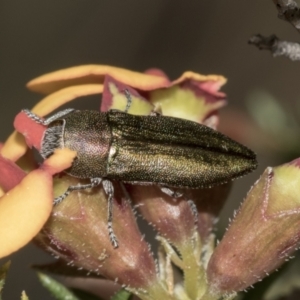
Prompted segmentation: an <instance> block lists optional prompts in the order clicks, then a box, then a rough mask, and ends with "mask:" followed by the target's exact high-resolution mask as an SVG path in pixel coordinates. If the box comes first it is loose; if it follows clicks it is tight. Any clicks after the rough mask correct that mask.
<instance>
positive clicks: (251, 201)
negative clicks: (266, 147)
mask: <svg viewBox="0 0 300 300" xmlns="http://www.w3.org/2000/svg"><path fill="white" fill-rule="evenodd" d="M299 166H300V159H296V160H294V161H292V162H291V163H289V164H284V165H281V166H279V167H276V168H274V169H273V168H271V167H269V168H267V169H266V171H265V172H264V173H263V175H262V176H261V178H260V179H259V180H258V181H257V182H256V183H255V185H254V186H253V188H252V189H251V190H250V192H249V193H248V195H247V197H246V199H245V201H244V203H243V204H242V206H241V208H240V209H239V211H238V213H237V215H236V216H235V218H234V220H233V221H232V223H231V225H230V227H229V229H228V231H227V232H226V234H225V236H224V237H223V239H222V241H221V242H220V244H219V245H218V246H217V248H216V250H215V252H214V253H213V255H212V257H211V259H210V261H209V265H208V270H207V274H208V282H209V285H210V288H211V290H212V291H214V292H215V293H216V294H225V293H230V292H234V291H240V290H243V289H245V288H247V287H248V286H250V285H252V284H254V283H255V282H257V281H258V280H260V279H262V278H263V277H265V276H267V275H268V273H270V272H272V271H273V270H274V269H276V268H277V267H279V266H280V265H281V264H282V263H284V262H285V261H286V260H288V259H289V257H290V255H291V254H292V253H293V252H294V251H295V249H296V248H297V247H298V245H299V240H300V196H299V186H300V169H299Z"/></svg>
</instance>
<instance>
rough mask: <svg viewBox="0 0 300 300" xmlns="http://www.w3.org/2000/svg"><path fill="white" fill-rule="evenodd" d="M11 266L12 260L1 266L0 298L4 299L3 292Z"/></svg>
mask: <svg viewBox="0 0 300 300" xmlns="http://www.w3.org/2000/svg"><path fill="white" fill-rule="evenodd" d="M9 267H10V261H8V262H6V263H5V264H4V265H2V266H1V267H0V300H1V299H2V296H1V292H2V289H3V286H4V283H5V278H6V274H7V271H8V269H9Z"/></svg>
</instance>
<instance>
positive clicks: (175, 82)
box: [172, 71, 227, 88]
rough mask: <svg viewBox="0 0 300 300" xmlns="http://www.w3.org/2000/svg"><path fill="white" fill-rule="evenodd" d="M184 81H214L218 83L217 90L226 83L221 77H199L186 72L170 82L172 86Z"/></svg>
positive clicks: (196, 74) (199, 75)
mask: <svg viewBox="0 0 300 300" xmlns="http://www.w3.org/2000/svg"><path fill="white" fill-rule="evenodd" d="M186 79H192V80H195V81H215V82H216V83H218V87H219V88H220V87H221V86H222V85H224V84H225V83H226V82H227V79H226V78H225V77H224V76H222V75H201V74H198V73H194V72H192V71H186V72H184V73H183V74H182V75H181V76H180V77H179V78H178V79H176V80H174V81H172V85H175V84H178V83H180V82H182V81H184V80H186Z"/></svg>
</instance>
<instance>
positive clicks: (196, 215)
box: [187, 200, 198, 224]
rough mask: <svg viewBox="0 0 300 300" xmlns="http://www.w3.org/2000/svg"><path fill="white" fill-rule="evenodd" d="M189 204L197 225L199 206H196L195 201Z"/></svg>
mask: <svg viewBox="0 0 300 300" xmlns="http://www.w3.org/2000/svg"><path fill="white" fill-rule="evenodd" d="M187 203H188V205H189V206H190V208H191V211H192V214H193V216H194V222H195V224H197V222H198V210H197V206H196V204H195V202H194V201H193V200H188V201H187Z"/></svg>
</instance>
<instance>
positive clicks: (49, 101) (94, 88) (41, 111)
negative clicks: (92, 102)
mask: <svg viewBox="0 0 300 300" xmlns="http://www.w3.org/2000/svg"><path fill="white" fill-rule="evenodd" d="M102 91H103V85H102V84H84V85H76V86H71V87H67V88H64V89H62V90H59V91H57V92H55V93H53V94H51V95H49V96H47V97H45V98H44V99H42V100H41V101H40V102H39V103H38V104H36V105H35V106H34V107H33V109H32V111H33V112H34V113H36V114H37V115H39V116H41V117H43V116H45V115H47V114H49V113H51V112H52V111H53V110H55V109H57V108H58V107H60V106H62V105H63V104H66V103H68V102H70V101H73V100H75V99H76V98H78V97H83V96H88V95H95V94H101V93H102Z"/></svg>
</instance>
